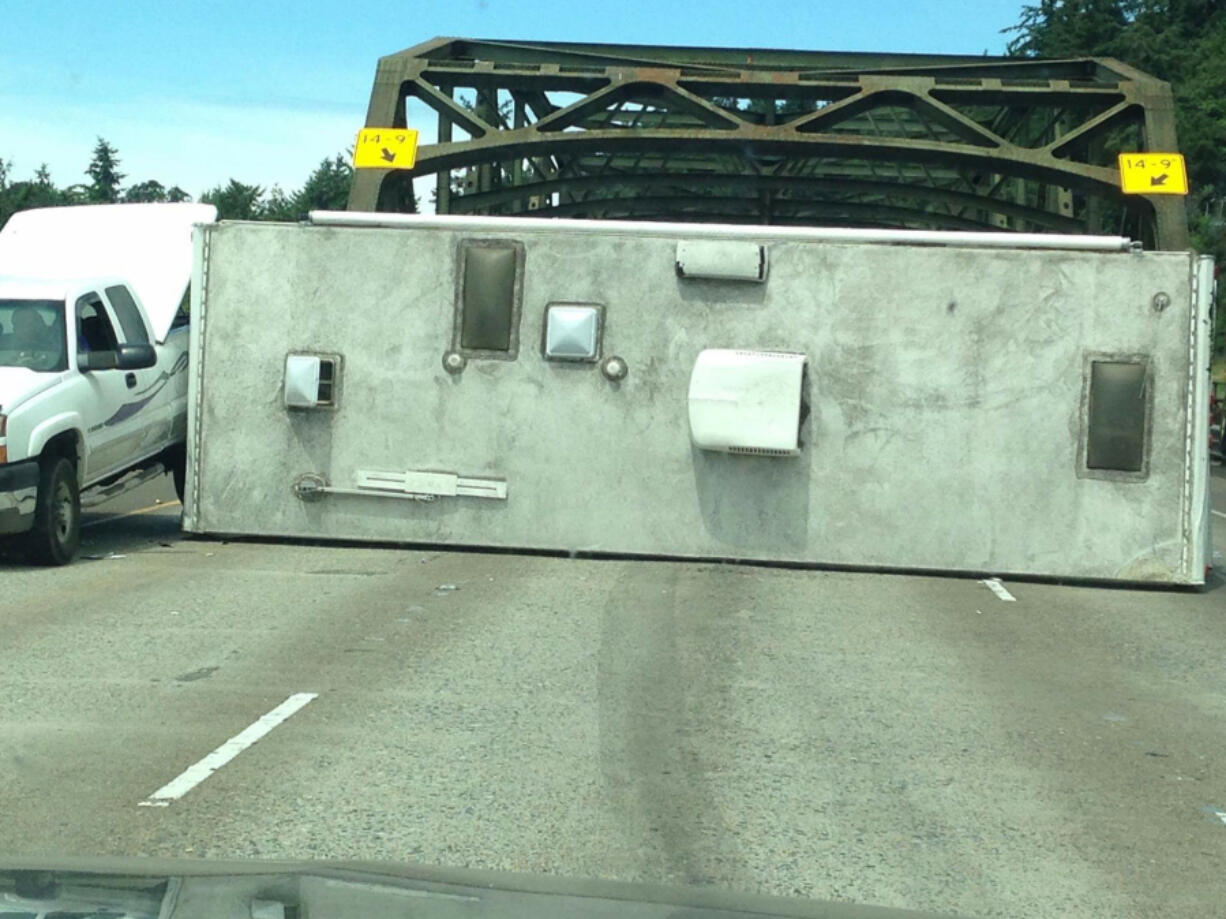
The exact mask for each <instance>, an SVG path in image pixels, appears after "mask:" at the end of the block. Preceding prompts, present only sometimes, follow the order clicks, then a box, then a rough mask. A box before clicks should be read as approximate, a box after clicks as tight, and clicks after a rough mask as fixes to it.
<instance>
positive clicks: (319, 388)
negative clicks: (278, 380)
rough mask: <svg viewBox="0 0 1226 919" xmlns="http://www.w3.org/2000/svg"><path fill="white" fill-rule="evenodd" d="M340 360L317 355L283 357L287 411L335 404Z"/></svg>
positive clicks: (326, 406) (288, 355)
mask: <svg viewBox="0 0 1226 919" xmlns="http://www.w3.org/2000/svg"><path fill="white" fill-rule="evenodd" d="M339 366H340V358H339V357H337V356H327V355H318V354H287V355H286V356H285V404H286V406H287V407H289V408H331V407H333V406H334V405H335V404H336V386H337V368H338V367H339Z"/></svg>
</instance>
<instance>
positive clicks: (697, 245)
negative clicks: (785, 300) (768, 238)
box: [677, 239, 766, 282]
mask: <svg viewBox="0 0 1226 919" xmlns="http://www.w3.org/2000/svg"><path fill="white" fill-rule="evenodd" d="M677 274H678V275H680V276H681V277H683V278H705V279H708V280H712V281H759V282H761V281H765V280H766V247H765V246H759V245H758V244H757V243H748V242H740V241H739V240H734V239H683V240H681V241H680V242H678V243H677Z"/></svg>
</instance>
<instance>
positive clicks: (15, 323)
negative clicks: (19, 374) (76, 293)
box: [0, 300, 68, 373]
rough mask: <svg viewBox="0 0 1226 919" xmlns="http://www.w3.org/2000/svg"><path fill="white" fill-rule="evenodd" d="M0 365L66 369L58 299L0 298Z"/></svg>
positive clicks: (43, 369)
mask: <svg viewBox="0 0 1226 919" xmlns="http://www.w3.org/2000/svg"><path fill="white" fill-rule="evenodd" d="M0 367H26V368H29V369H30V370H36V371H38V372H40V373H52V372H55V371H59V370H67V369H68V348H67V342H66V339H65V335H64V302H63V301H62V300H0Z"/></svg>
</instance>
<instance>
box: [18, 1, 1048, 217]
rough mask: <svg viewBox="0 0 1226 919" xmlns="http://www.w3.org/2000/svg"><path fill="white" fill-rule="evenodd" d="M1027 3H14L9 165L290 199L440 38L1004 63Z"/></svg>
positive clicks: (57, 177)
mask: <svg viewBox="0 0 1226 919" xmlns="http://www.w3.org/2000/svg"><path fill="white" fill-rule="evenodd" d="M1023 2H1024V0H855V2H847V0H844V2H837V3H836V2H827V0H808V2H788V3H773V4H772V3H747V2H744V0H740V2H733V0H707V2H704V3H702V4H700V5H692V6H691V5H688V4H673V3H668V2H662V0H619V2H617V3H607V2H605V3H579V2H574V0H530V2H528V0H525V2H519V3H514V4H508V3H505V2H501V0H451V2H444V3H414V2H412V0H410V2H398V3H389V2H368V3H349V4H338V3H336V2H334V0H332V2H322V0H297V2H294V3H285V2H280V0H276V2H268V0H248V2H246V3H232V2H209V0H196V2H195V3H192V4H191V5H190V6H183V7H180V6H178V5H177V4H174V3H166V2H150V0H119V2H118V3H115V2H112V3H107V4H103V3H91V2H83V0H76V2H73V0H44V2H38V0H0V21H2V22H4V24H5V32H6V37H5V40H4V42H3V43H2V46H3V47H2V49H0V158H3V159H5V160H9V161H11V162H12V166H13V168H12V177H13V178H16V179H21V178H28V177H30V176H31V175H32V174H33V172H34V170H35V169H36V168H37V167H38V165H39V164H40V163H42V162H46V163H47V164H48V166H49V168H50V170H51V175H52V179H53V180H54V181H55V182H56V184H58V185H67V184H71V183H74V182H78V181H85V178H84V175H83V171H84V169H85V166H86V164H87V163H88V162H89V157H90V150H91V148H92V147H93V145H94V143H95V139H96V138H97V137H99V136H101V137H105V138H106V139H107V140H108V141H110V142H111V143H112V144H113V145H114V146H115V147H116V148H118V150H119V154H120V159H121V170H122V171H123V172H125V173H127V175H128V179H127V181H128V182H136V181H142V180H145V179H157V180H158V181H160V182H163V183H164V184H167V185H169V184H179V185H182V186H183V187H184V188H185V189H186V190H187V191H188V192H189V193H191V194H192V195H198V194H199V193H200V192H201V191H203V190H204V189H205V188H207V187H209V186H212V185H216V184H218V183H221V182H224V181H226V180H228V179H229V178H231V177H234V178H237V179H239V180H241V181H244V182H250V183H255V184H259V185H263V186H265V187H268V186H272V185H274V184H277V185H280V186H281V187H282V188H285V189H287V190H289V189H293V188H295V187H297V186H298V185H300V184H301V183H302V181H303V179H305V178H306V176H307V175H308V174H309V173H310V171H311V169H312V168H314V166H315V165H316V164H318V162H319V161H320V160H321V159H323V158H325V157H327V156H330V155H332V154H335V153H339V152H341V151H343V150H345V149H346V148H347V147H348V146H349V145H350V144H352V142H353V138H354V135H355V134H356V132H357V129H358V128H359V127H361V124H362V120H363V118H364V116H365V112H366V103H367V100H368V98H369V94H370V86H371V80H372V78H373V76H374V69H375V62H376V60H377V59H378V58H379V57H380V56H382V55H384V54H390V53H392V52H395V51H400V50H402V49H404V48H409V47H412V46H413V45H415V44H418V43H419V42H422V41H425V40H427V39H429V38H433V37H434V36H436V35H453V36H464V37H471V38H510V39H540V40H547V41H602V42H633V43H643V44H679V45H722V46H729V47H760V48H795V49H821V50H834V51H911V52H944V53H959V54H982V53H983V52H984V51H987V52H988V53H991V54H998V53H1001V52H1002V51H1003V49H1004V44H1005V41H1006V40H1007V39H1006V36H1003V35H1001V29H1003V28H1005V27H1007V26H1009V25H1012V24H1013V23H1014V22H1016V21H1017V18H1018V14H1019V11H1020V9H1021V7H1022V4H1023ZM414 126H417V127H424V125H414ZM427 139H428V137H426V136H423V141H425V140H427Z"/></svg>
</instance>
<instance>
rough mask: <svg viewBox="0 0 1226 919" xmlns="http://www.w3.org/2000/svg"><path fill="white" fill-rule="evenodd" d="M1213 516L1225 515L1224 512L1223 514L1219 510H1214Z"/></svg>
mask: <svg viewBox="0 0 1226 919" xmlns="http://www.w3.org/2000/svg"><path fill="white" fill-rule="evenodd" d="M1213 516H1215V517H1226V514H1223V513H1222V512H1221V511H1214V512H1213Z"/></svg>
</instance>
